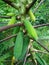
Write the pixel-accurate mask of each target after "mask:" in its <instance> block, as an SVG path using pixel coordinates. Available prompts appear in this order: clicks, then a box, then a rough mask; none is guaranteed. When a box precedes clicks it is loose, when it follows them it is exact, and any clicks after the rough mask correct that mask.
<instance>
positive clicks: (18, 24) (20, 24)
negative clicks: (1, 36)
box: [0, 23, 23, 32]
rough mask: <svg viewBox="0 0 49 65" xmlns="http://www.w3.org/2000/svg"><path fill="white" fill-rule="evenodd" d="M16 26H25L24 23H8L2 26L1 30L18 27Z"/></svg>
mask: <svg viewBox="0 0 49 65" xmlns="http://www.w3.org/2000/svg"><path fill="white" fill-rule="evenodd" d="M16 26H23V23H16V24H13V25H7V26H3V27H0V32H2V31H5V30H7V29H10V28H13V27H16Z"/></svg>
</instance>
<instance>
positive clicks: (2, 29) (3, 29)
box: [0, 23, 49, 32]
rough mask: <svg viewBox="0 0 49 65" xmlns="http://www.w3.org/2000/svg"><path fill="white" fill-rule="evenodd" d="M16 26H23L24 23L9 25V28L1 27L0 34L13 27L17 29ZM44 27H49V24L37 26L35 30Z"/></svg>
mask: <svg viewBox="0 0 49 65" xmlns="http://www.w3.org/2000/svg"><path fill="white" fill-rule="evenodd" d="M16 26H23V23H16V24H13V25H7V26H3V27H0V32H2V31H5V30H7V29H10V28H13V27H16ZM43 26H49V23H47V24H40V25H36V26H34V28H38V27H43Z"/></svg>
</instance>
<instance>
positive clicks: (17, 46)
mask: <svg viewBox="0 0 49 65" xmlns="http://www.w3.org/2000/svg"><path fill="white" fill-rule="evenodd" d="M22 48H23V33H22V32H19V33H18V35H17V38H16V41H15V46H14V56H15V58H16V59H17V60H18V59H19V57H20V56H21V54H22Z"/></svg>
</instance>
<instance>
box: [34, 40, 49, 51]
mask: <svg viewBox="0 0 49 65" xmlns="http://www.w3.org/2000/svg"><path fill="white" fill-rule="evenodd" d="M33 40H34V41H35V42H37V44H39V45H40V46H41V47H42V48H43V49H45V50H46V51H47V52H49V50H48V49H47V48H46V47H45V46H44V45H43V44H42V43H41V42H39V41H37V40H35V39H33Z"/></svg>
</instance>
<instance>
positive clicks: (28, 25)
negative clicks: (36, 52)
mask: <svg viewBox="0 0 49 65" xmlns="http://www.w3.org/2000/svg"><path fill="white" fill-rule="evenodd" d="M24 25H25V27H26V30H27V31H28V33H29V35H30V36H31V37H32V38H34V39H36V40H37V39H38V36H37V33H36V30H35V28H34V27H33V26H32V25H31V23H30V22H29V21H28V20H24Z"/></svg>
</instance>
